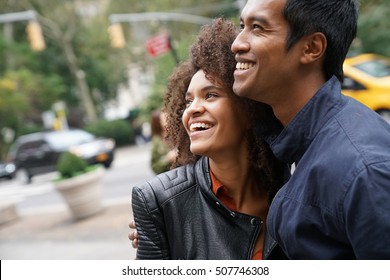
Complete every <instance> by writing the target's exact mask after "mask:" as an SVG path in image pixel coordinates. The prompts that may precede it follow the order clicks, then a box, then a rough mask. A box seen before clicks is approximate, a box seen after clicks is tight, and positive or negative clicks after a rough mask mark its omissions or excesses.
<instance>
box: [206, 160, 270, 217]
mask: <svg viewBox="0 0 390 280" xmlns="http://www.w3.org/2000/svg"><path fill="white" fill-rule="evenodd" d="M209 162H210V169H211V171H212V172H213V174H214V176H215V177H216V178H217V179H218V180H219V181H220V182H221V183H222V185H223V186H224V188H225V189H226V191H227V192H228V194H229V196H230V197H231V198H232V199H233V200H234V202H235V203H236V207H237V210H238V211H239V212H242V213H245V214H250V215H255V216H260V217H261V218H264V214H266V213H264V211H266V210H267V209H268V202H267V201H268V199H267V192H266V190H265V188H264V186H262V185H261V182H260V181H259V180H258V179H257V176H256V175H257V174H255V173H254V171H253V170H252V169H251V168H250V166H249V162H248V158H247V157H246V156H245V157H242V156H241V157H236V158H231V159H230V160H229V159H226V158H225V159H223V160H222V159H220V160H215V159H212V158H210V159H209Z"/></svg>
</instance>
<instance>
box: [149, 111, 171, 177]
mask: <svg viewBox="0 0 390 280" xmlns="http://www.w3.org/2000/svg"><path fill="white" fill-rule="evenodd" d="M165 126H166V116H165V113H164V112H163V111H162V110H161V109H156V110H154V111H153V112H152V118H151V129H152V148H151V163H150V164H151V167H152V170H153V171H154V172H155V173H156V174H160V173H163V172H165V171H168V170H169V169H170V167H171V165H172V163H173V162H174V160H175V157H176V152H175V150H171V149H170V148H169V147H168V144H167V143H166V139H165V138H166V128H165Z"/></svg>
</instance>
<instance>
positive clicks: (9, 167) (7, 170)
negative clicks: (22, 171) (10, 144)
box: [0, 161, 16, 179]
mask: <svg viewBox="0 0 390 280" xmlns="http://www.w3.org/2000/svg"><path fill="white" fill-rule="evenodd" d="M15 169H16V168H15V164H13V163H8V162H4V161H0V178H7V179H12V178H13V177H14V175H15Z"/></svg>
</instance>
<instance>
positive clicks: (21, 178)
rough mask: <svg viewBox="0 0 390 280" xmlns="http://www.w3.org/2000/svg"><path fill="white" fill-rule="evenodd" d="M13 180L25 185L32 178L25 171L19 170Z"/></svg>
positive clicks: (23, 169)
mask: <svg viewBox="0 0 390 280" xmlns="http://www.w3.org/2000/svg"><path fill="white" fill-rule="evenodd" d="M15 178H16V181H18V182H19V183H20V184H22V185H26V184H30V183H31V179H32V176H31V175H30V174H29V173H28V171H27V169H25V168H21V169H18V170H17V171H16V174H15Z"/></svg>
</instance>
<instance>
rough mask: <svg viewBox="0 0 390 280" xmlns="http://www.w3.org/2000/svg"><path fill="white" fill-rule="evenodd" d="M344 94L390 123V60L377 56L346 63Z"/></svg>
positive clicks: (357, 57) (361, 56)
mask: <svg viewBox="0 0 390 280" xmlns="http://www.w3.org/2000/svg"><path fill="white" fill-rule="evenodd" d="M343 68H344V81H343V84H342V92H343V94H345V95H348V96H351V97H353V98H355V99H356V100H358V101H360V102H361V103H363V104H365V105H366V106H368V107H369V108H371V109H372V110H374V111H375V112H377V113H378V114H379V115H381V116H382V117H383V118H384V119H385V120H386V121H388V122H389V123H390V58H387V57H384V56H380V55H376V54H361V55H357V56H354V57H349V58H347V59H346V60H345V62H344V67H343Z"/></svg>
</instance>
